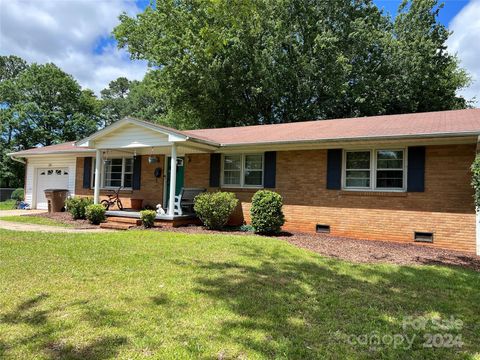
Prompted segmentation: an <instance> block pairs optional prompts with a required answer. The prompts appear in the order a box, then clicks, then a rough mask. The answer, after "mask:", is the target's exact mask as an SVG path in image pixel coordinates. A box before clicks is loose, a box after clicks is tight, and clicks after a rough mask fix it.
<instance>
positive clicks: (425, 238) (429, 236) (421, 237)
mask: <svg viewBox="0 0 480 360" xmlns="http://www.w3.org/2000/svg"><path fill="white" fill-rule="evenodd" d="M413 239H414V240H415V241H416V242H424V243H433V233H431V232H423V231H415V233H414V235H413Z"/></svg>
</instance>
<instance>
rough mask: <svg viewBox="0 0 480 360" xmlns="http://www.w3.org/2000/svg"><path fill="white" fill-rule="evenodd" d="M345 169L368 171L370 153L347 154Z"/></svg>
mask: <svg viewBox="0 0 480 360" xmlns="http://www.w3.org/2000/svg"><path fill="white" fill-rule="evenodd" d="M346 167H347V169H370V151H356V152H347V164H346Z"/></svg>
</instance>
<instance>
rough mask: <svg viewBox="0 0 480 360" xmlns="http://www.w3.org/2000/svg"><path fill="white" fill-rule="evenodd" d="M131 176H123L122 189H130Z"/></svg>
mask: <svg viewBox="0 0 480 360" xmlns="http://www.w3.org/2000/svg"><path fill="white" fill-rule="evenodd" d="M132 177H133V175H132V174H125V176H124V178H123V187H126V188H130V187H132Z"/></svg>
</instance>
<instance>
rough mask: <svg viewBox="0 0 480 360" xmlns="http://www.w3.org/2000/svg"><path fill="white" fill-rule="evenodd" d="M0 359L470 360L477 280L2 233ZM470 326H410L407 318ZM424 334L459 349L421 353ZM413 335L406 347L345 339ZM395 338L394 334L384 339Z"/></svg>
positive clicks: (300, 256) (427, 271)
mask: <svg viewBox="0 0 480 360" xmlns="http://www.w3.org/2000/svg"><path fill="white" fill-rule="evenodd" d="M0 294H2V296H0V358H2V357H3V358H34V357H35V358H47V359H60V358H62V359H70V358H71V359H89V358H90V359H108V358H112V359H113V358H122V359H142V358H151V357H154V358H158V359H217V358H223V359H231V358H234V359H237V358H241V359H245V358H248V359H257V358H258V359H314V358H318V359H328V358H330V359H340V358H341V359H378V358H385V359H399V358H401V359H410V358H413V359H425V358H430V359H455V358H461V359H472V358H477V359H478V358H479V352H480V341H479V335H480V274H479V273H475V272H473V271H469V270H464V269H460V268H447V267H439V266H422V267H401V266H392V265H364V264H362V265H359V264H350V263H347V262H342V261H338V260H334V259H329V258H324V257H321V256H318V255H316V254H314V253H311V252H308V251H305V250H302V249H299V248H296V247H294V246H292V245H289V244H287V243H285V242H283V241H282V240H278V239H269V238H261V237H253V236H226V235H186V234H180V233H175V234H174V233H160V232H153V231H152V232H148V231H129V232H123V233H120V232H118V233H103V234H68V235H65V234H36V233H35V234H34V233H22V232H11V231H5V230H3V231H2V230H0ZM408 316H413V317H418V316H424V317H426V318H427V319H432V318H438V317H440V318H441V319H450V318H451V317H454V318H455V319H459V320H461V321H463V324H462V326H461V328H460V329H451V330H435V329H433V327H432V326H431V324H429V325H427V326H426V328H425V329H419V330H415V329H413V328H411V327H408V328H406V329H403V328H402V320H403V319H404V318H405V317H408ZM428 333H442V334H448V333H450V334H452V335H454V336H457V335H461V337H462V341H463V342H464V344H463V346H462V347H461V348H460V349H458V348H424V347H423V342H424V340H423V336H424V335H425V334H428ZM362 334H366V335H368V336H370V335H372V334H377V335H379V336H381V337H382V336H384V335H387V336H389V335H394V334H402V335H408V336H409V337H412V336H415V340H414V341H413V346H412V348H411V349H405V347H404V346H397V347H394V346H393V345H379V346H370V345H360V344H354V343H349V342H348V341H347V339H348V336H349V335H355V336H357V335H362ZM387 339H388V337H387Z"/></svg>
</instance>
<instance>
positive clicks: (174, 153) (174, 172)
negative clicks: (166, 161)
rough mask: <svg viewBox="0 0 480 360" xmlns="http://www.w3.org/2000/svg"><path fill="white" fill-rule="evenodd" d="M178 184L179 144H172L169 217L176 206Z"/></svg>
mask: <svg viewBox="0 0 480 360" xmlns="http://www.w3.org/2000/svg"><path fill="white" fill-rule="evenodd" d="M176 183H177V144H175V143H173V144H172V153H171V158H170V189H169V191H170V196H169V198H168V215H172V216H173V210H174V209H173V207H174V204H175V185H176Z"/></svg>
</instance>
